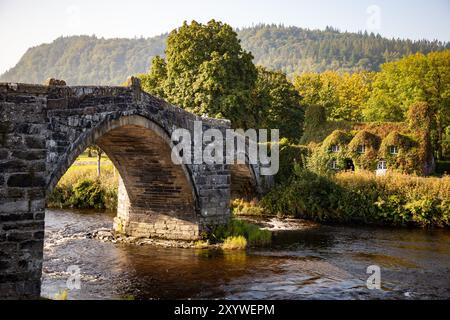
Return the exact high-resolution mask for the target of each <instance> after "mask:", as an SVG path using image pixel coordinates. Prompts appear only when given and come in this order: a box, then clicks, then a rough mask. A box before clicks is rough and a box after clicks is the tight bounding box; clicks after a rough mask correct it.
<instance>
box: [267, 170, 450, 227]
mask: <svg viewBox="0 0 450 320" xmlns="http://www.w3.org/2000/svg"><path fill="white" fill-rule="evenodd" d="M449 190H450V178H449V177H443V178H420V177H417V176H408V175H400V174H391V175H387V176H385V177H376V176H375V175H374V174H373V173H368V172H359V173H349V172H344V173H339V174H337V175H334V176H330V177H326V176H321V175H317V174H314V173H312V172H310V171H305V170H300V171H297V172H296V175H295V176H293V177H292V178H291V179H290V180H289V181H288V182H286V183H285V184H283V185H279V186H277V187H276V188H274V189H273V190H272V191H271V192H270V193H268V194H267V195H266V196H265V197H264V198H263V199H262V201H261V205H262V206H263V207H264V208H265V209H266V210H267V211H268V212H270V213H272V214H276V215H285V216H293V217H297V218H308V219H312V220H315V221H320V222H355V223H374V224H386V225H413V226H438V227H443V226H447V227H448V226H450V220H449V216H450V201H449V200H448V199H450V193H449Z"/></svg>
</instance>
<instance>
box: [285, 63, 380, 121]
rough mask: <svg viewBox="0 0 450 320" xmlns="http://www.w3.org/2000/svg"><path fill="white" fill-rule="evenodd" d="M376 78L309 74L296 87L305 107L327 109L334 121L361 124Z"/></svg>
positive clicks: (296, 81) (299, 78) (364, 74)
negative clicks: (373, 81) (312, 106)
mask: <svg viewBox="0 0 450 320" xmlns="http://www.w3.org/2000/svg"><path fill="white" fill-rule="evenodd" d="M372 78H373V74H372V73H370V72H365V71H362V72H355V73H352V74H350V73H344V74H339V73H337V72H334V71H326V72H323V73H320V74H319V73H305V74H302V75H299V76H297V77H295V78H294V86H295V88H296V89H297V91H298V92H299V94H300V95H301V97H302V98H303V102H304V103H305V104H307V105H320V106H323V107H324V108H325V109H326V112H327V115H328V118H329V119H330V120H347V121H361V120H362V110H363V106H364V105H365V104H366V101H367V100H368V98H369V95H370V90H371V82H372Z"/></svg>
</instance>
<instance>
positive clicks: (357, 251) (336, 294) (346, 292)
mask: <svg viewBox="0 0 450 320" xmlns="http://www.w3.org/2000/svg"><path fill="white" fill-rule="evenodd" d="M271 223H272V224H273V225H270V223H269V224H268V226H269V227H272V228H273V229H274V231H273V243H272V246H271V247H270V248H260V249H251V250H248V251H247V252H243V251H235V252H223V251H219V250H200V249H177V248H161V247H154V246H148V245H146V246H145V245H144V246H136V245H125V244H114V243H111V242H101V241H99V240H95V239H90V238H89V237H87V236H86V235H87V234H89V233H91V232H92V231H94V230H97V229H101V228H111V226H112V215H108V214H102V213H93V212H74V211H60V210H47V212H46V237H45V250H44V251H45V253H44V272H43V284H42V293H43V295H44V296H46V297H53V296H54V294H55V293H57V292H58V291H60V290H63V289H65V288H66V281H67V279H68V277H69V276H70V274H69V273H67V272H66V271H67V267H68V266H70V265H77V266H79V267H80V270H81V289H80V290H71V291H70V292H69V298H71V299H120V298H124V297H134V298H135V299H169V298H171V299H181V298H199V299H203V298H205V299H209V298H225V299H371V298H383V299H384V298H387V299H408V298H413V299H437V298H446V299H448V298H450V278H449V276H448V275H449V274H450V273H449V271H450V234H449V231H448V230H434V231H427V230H407V229H385V228H366V227H337V226H321V225H317V224H310V223H303V222H302V223H297V222H293V225H289V226H285V225H284V224H283V223H285V222H280V221H271ZM296 223H297V224H296ZM266 225H267V223H266ZM280 225H281V227H280ZM283 228H286V229H283ZM373 264H375V265H379V266H380V267H381V271H382V275H381V280H382V290H369V289H367V287H366V279H367V277H368V276H369V275H368V274H367V273H366V269H367V267H368V266H369V265H373Z"/></svg>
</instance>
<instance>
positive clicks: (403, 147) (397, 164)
mask: <svg viewBox="0 0 450 320" xmlns="http://www.w3.org/2000/svg"><path fill="white" fill-rule="evenodd" d="M393 146H395V147H397V148H398V153H397V154H391V152H390V148H391V147H393ZM419 149H420V144H419V143H418V141H416V140H414V139H413V138H412V137H410V136H407V135H404V134H401V133H399V132H398V131H392V132H391V133H389V134H388V135H387V136H386V137H385V138H384V139H383V141H382V143H381V146H380V155H381V158H382V159H384V160H386V162H387V165H388V167H389V168H392V169H393V170H397V171H399V172H403V173H415V174H422V173H423V165H424V162H423V161H424V159H423V158H422V157H421V152H420V150H419Z"/></svg>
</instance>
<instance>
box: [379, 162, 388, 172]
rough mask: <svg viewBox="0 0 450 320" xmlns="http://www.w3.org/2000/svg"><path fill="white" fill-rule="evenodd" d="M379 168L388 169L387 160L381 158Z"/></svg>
mask: <svg viewBox="0 0 450 320" xmlns="http://www.w3.org/2000/svg"><path fill="white" fill-rule="evenodd" d="M377 170H387V163H386V160H380V161H378V163H377Z"/></svg>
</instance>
